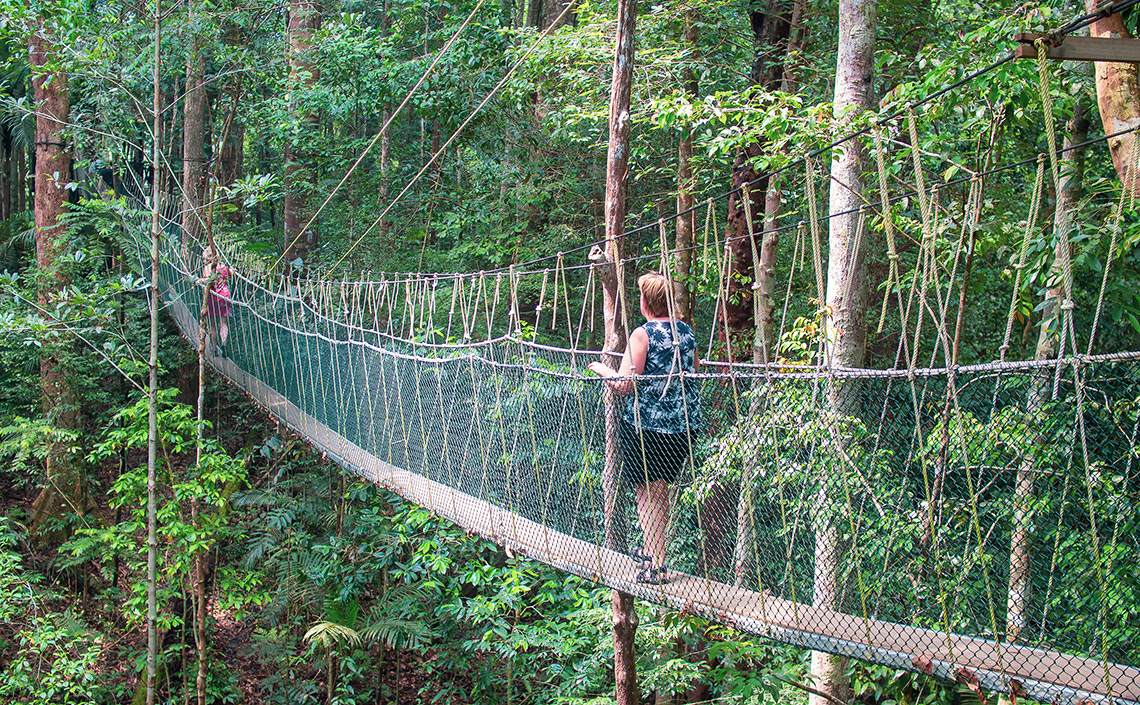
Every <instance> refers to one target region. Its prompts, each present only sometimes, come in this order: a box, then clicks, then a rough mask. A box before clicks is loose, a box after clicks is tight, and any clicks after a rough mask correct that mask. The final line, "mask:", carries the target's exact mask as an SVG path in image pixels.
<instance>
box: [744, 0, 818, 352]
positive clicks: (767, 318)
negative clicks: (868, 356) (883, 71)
mask: <svg viewBox="0 0 1140 705" xmlns="http://www.w3.org/2000/svg"><path fill="white" fill-rule="evenodd" d="M805 4H806V0H794V2H793V4H792V12H791V17H790V19H789V22H788V23H789V30H788V46H787V49H786V51H785V52H784V60H783V71H782V75H781V78H780V90H782V91H784V92H785V93H790V92H792V91H794V90H795V87H796V77H795V60H796V56H797V55H798V54H799V52H800V50H801V48H802V46H803V36H804V32H803V28H802V26H801V25H802V23H803V14H804V5H805ZM782 151H783V152H786V151H787V148H786V147H785V148H784V149H783V150H782ZM782 182H783V179H782V177H781V175H777V176H775V177H773V178H771V179H769V180H768V184H767V189H766V191H765V195H764V237H763V240H762V241H761V243H760V266H759V267H758V268H757V269H756V302H755V306H756V309H757V314H758V315H756V316H755V320H756V332H755V337H754V339H753V341H752V361H753V362H757V363H768V362H771V361H773V360H774V359H775V354H776V343H777V342H779V341H777V340H776V332H777V331H776V326H775V308H776V306H775V301H774V299H773V298H772V297H773V294H774V293H775V289H776V252H777V250H778V249H779V245H780V233H779V232H777V227H778V226H779V219H780V208H781V206H782V199H781V190H780V188H781V184H782Z"/></svg>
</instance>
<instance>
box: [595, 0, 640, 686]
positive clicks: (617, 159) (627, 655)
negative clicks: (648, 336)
mask: <svg viewBox="0 0 1140 705" xmlns="http://www.w3.org/2000/svg"><path fill="white" fill-rule="evenodd" d="M636 15H637V3H636V0H618V16H617V36H616V38H615V40H614V65H613V82H612V84H611V88H610V119H609V129H610V141H609V150H608V153H607V157H606V211H605V222H606V251H605V258H606V259H608V260H609V262H610V263H612V264H613V265H614V266H615V267H616V269H615V270H614V276H612V277H603V307H604V317H605V327H606V343H605V349H606V350H611V351H613V352H614V353H618V352H621V351H624V350H625V346H626V342H627V340H628V331H627V330H626V326H625V315H624V311H625V291H623V290H622V285H623V284H624V278H623V277H622V276H621V267H622V250H623V248H622V246H621V238H622V236H623V235H624V234H625V212H626V211H625V208H626V204H625V200H626V173H627V171H628V165H629V127H630V114H629V101H630V93H631V90H632V88H631V86H632V81H633V54H634V48H633V42H634V23H635V18H636ZM604 269H608V266H605V267H604ZM607 280H608V281H607ZM605 395H606V461H605V469H604V471H603V492H604V494H605V504H606V524H607V526H606V543H607V548H611V549H614V550H623V549H624V548H625V546H624V543H625V542H624V533H623V534H620V535H619V534H617V533H616V532H615V531H614V529H615V528H616V527H612V525H613V524H616V522H615V521H614V515H615V514H616V513H617V512H616V503H617V497H618V492H619V481H620V480H619V472H618V467H617V460H618V449H617V437H618V428H617V424H618V412H617V402H616V400H615V399H614V394H613V392H611V391H610V390H609V389H608V388H607V389H606V391H605ZM613 629H614V699H615V700H616V702H617V705H637V702H638V689H637V665H636V660H635V657H634V649H633V640H634V634H635V632H636V631H637V612H636V611H635V610H634V607H633V597H632V596H631V595H627V594H625V593H623V592H620V591H618V590H614V591H613Z"/></svg>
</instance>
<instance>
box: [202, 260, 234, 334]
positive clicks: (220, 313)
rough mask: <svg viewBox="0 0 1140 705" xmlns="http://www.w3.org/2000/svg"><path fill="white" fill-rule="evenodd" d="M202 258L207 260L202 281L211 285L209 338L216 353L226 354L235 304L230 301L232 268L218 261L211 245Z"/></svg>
mask: <svg viewBox="0 0 1140 705" xmlns="http://www.w3.org/2000/svg"><path fill="white" fill-rule="evenodd" d="M202 258H203V259H205V260H206V266H205V267H204V268H203V269H202V282H203V283H207V282H208V283H209V286H210V290H209V293H208V296H209V299H207V301H206V324H207V327H208V330H209V331H210V332H209V336H210V337H209V340H210V342H211V343H212V344H213V349H214V353H215V354H216V355H217V356H218V357H221V356H222V355H224V354H225V345H226V340H227V339H229V337H230V316H232V315H233V305H232V304H231V303H230V285H229V278H230V268H229V267H227V266H226V265H225V264H224V263H219V262H218V253H217V251H215V250H214V248H213V247H211V246H207V247H206V249H205V250H203V251H202Z"/></svg>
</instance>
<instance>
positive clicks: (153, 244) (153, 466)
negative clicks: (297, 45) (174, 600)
mask: <svg viewBox="0 0 1140 705" xmlns="http://www.w3.org/2000/svg"><path fill="white" fill-rule="evenodd" d="M161 51H162V12H161V0H156V2H155V8H154V75H153V81H154V98H153V103H152V106H151V107H152V109H153V111H154V127H153V131H154V144H153V152H152V154H151V204H150V208H151V210H150V292H149V294H150V296H149V298H150V358H149V361H148V375H147V444H146V705H154V700H155V682H156V679H157V676H158V590H157V585H158V518H157V517H158V499H157V494H158V491H157V468H158V255H159V246H160V244H161V238H162V230H161V228H160V227H159V220H158V219H159V214H160V213H161V210H162V201H161V199H160V196H161V192H160V190H159V182H160V179H159V178H158V175H159V169H160V168H161V165H162V161H161V159H160V157H161V150H162V83H161V80H160V79H161V77H162V73H161V67H162V63H161V56H162V54H161Z"/></svg>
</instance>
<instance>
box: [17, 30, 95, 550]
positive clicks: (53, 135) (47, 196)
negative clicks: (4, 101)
mask: <svg viewBox="0 0 1140 705" xmlns="http://www.w3.org/2000/svg"><path fill="white" fill-rule="evenodd" d="M52 35H53V31H52V27H51V24H50V21H49V20H47V19H45V18H44V16H43V15H41V16H40V18H39V20H38V22H37V23H36V25H35V26H34V27H33V28H32V32H31V34H30V35H29V36H28V57H29V59H30V62H31V66H32V89H33V91H34V96H35V101H36V162H35V165H36V170H35V188H36V192H35V236H36V264H37V265H38V266H39V270H40V272H41V276H42V279H41V280H40V286H39V288H38V291H37V295H36V298H37V300H38V303H39V306H40V308H41V309H42V310H43V311H44V312H45V315H48V316H50V315H51V314H50V313H48V312H50V311H51V310H52V309H53V306H52V303H51V302H52V298H53V297H55V296H56V295H57V294H58V293H59V292H60V290H61V289H63V287H65V286H66V285H67V284H68V280H67V276H66V274H65V273H64V271H63V270H62V268H61V267H60V266H59V262H58V259H59V255H60V251H61V247H62V244H61V240H62V238H61V234H62V233H61V232H60V230H61V228H60V218H61V216H62V215H63V213H64V211H65V209H66V207H67V190H66V186H67V184H68V182H70V181H71V150H70V149H69V147H68V146H67V144H65V142H64V139H65V137H64V127H65V126H66V125H67V122H68V120H69V117H70V112H71V97H70V95H69V94H68V90H67V74H66V73H65V72H64V71H63V70H62V69H60V68H58V65H57V64H56V62H57V61H58V55H57V52H56V48H55V41H54V37H53V36H52ZM67 347H68V345H67V341H66V340H63V339H61V337H59V336H57V337H53V338H49V339H45V340H44V341H43V345H42V348H41V353H40V388H41V391H42V393H43V410H44V416H45V417H46V418H47V419H48V420H50V421H51V423H52V426H53V427H54V429H55V432H54V433H53V435H52V437H51V439H50V440H49V441H48V449H47V484H46V485H45V486H44V488H43V490H42V491H41V492H40V494H39V496H38V497H36V499H35V502H34V503H33V505H32V506H33V518H32V531H33V534H34V535H36V536H38V537H39V538H41V539H48V538H58V537H59V534H58V533H57V532H55V531H54V530H51V524H52V520H55V519H59V518H61V517H63V516H65V515H66V514H68V513H76V514H81V513H83V511H84V508H85V507H84V503H85V491H84V481H83V472H82V468H81V466H80V463H79V460H78V458H77V457H76V455H75V452H74V450H73V447H72V446H73V439H71V438H69V436H72V435H74V434H75V433H77V432H78V431H79V430H80V428H81V419H80V414H79V401H78V399H77V398H76V395H75V390H74V388H73V385H72V382H71V380H70V379H68V370H67V367H66V365H65V364H64V361H63V359H62V355H63V354H64V353H65V351H66V350H67Z"/></svg>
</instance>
